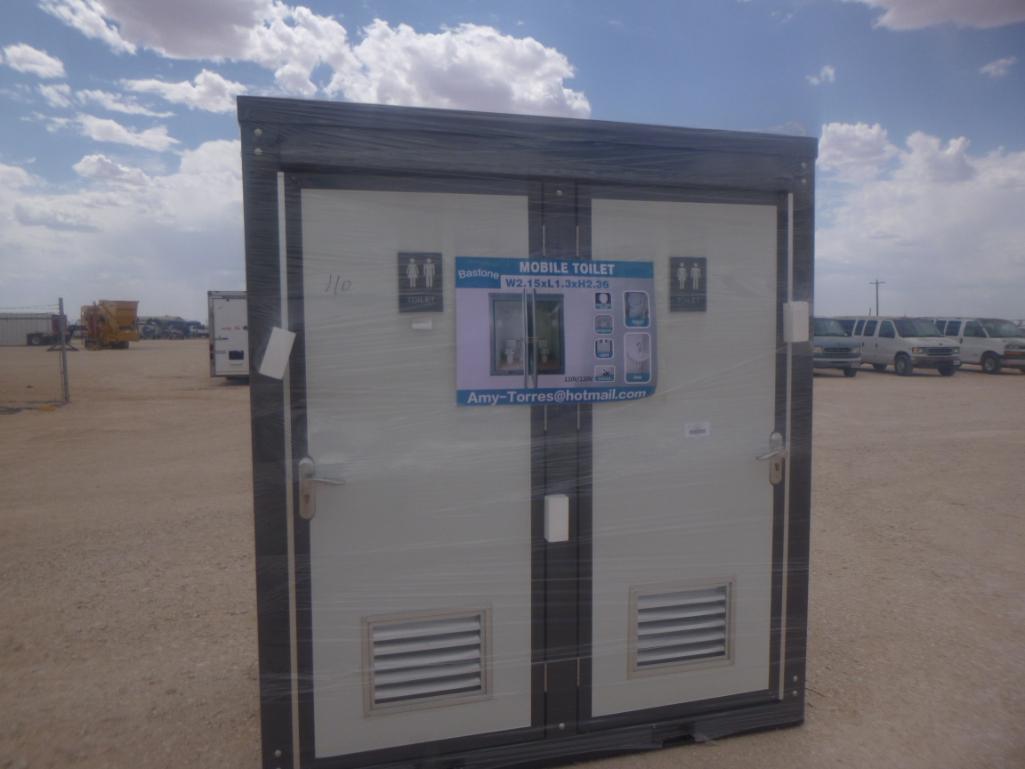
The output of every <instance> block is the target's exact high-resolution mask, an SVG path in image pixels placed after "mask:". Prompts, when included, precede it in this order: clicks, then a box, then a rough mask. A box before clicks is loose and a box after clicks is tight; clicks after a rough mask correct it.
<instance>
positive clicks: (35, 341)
mask: <svg viewBox="0 0 1025 769" xmlns="http://www.w3.org/2000/svg"><path fill="white" fill-rule="evenodd" d="M27 341H28V343H29V346H31V347H38V346H39V345H41V344H42V343H43V337H42V336H40V335H39V334H29V335H28V340H27Z"/></svg>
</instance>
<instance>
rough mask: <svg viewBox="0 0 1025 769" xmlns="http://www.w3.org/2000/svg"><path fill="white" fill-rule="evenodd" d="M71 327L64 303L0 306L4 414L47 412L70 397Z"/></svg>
mask: <svg viewBox="0 0 1025 769" xmlns="http://www.w3.org/2000/svg"><path fill="white" fill-rule="evenodd" d="M70 332H71V327H70V325H69V323H68V319H67V315H66V314H65V312H64V300H63V299H58V300H57V302H56V303H55V304H48V305H29V306H21V307H3V306H0V413H5V412H6V413H11V412H15V411H20V410H22V409H29V408H46V407H52V406H55V405H60V404H64V403H67V402H68V401H69V400H70V399H71V392H70V382H69V376H68V354H69V353H73V352H74V351H75V347H73V346H72V345H71V343H70V342H71V339H70V337H71V333H70Z"/></svg>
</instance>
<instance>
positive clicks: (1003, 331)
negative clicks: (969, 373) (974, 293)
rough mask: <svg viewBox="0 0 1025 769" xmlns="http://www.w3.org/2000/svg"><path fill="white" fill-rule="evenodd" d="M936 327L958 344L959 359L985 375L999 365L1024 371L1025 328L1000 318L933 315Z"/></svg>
mask: <svg viewBox="0 0 1025 769" xmlns="http://www.w3.org/2000/svg"><path fill="white" fill-rule="evenodd" d="M935 323H936V326H937V327H938V328H939V330H940V331H941V332H942V333H943V334H944V335H945V336H947V337H950V338H951V340H952V341H954V342H956V343H957V344H958V345H959V346H960V347H961V362H962V363H970V364H971V365H973V366H982V370H983V371H985V372H986V373H987V374H999V373H1000V370H1001V369H1002V368H1005V367H1006V368H1016V369H1018V370H1019V371H1021V372H1022V373H1025V329H1022V328H1020V327H1019V326H1017V325H1015V324H1014V323H1012V322H1011V321H1009V320H1001V319H1000V318H936V320H935Z"/></svg>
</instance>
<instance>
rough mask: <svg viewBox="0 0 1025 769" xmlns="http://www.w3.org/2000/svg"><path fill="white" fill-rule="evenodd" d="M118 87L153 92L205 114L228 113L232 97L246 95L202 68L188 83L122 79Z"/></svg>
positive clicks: (240, 87)
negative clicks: (206, 112) (205, 111)
mask: <svg viewBox="0 0 1025 769" xmlns="http://www.w3.org/2000/svg"><path fill="white" fill-rule="evenodd" d="M121 85H122V86H123V87H125V88H127V89H128V90H130V91H136V92H137V93H152V94H156V95H157V96H160V97H161V98H163V99H165V100H167V101H169V102H172V103H174V104H184V105H185V106H187V107H188V108H189V109H202V110H207V111H208V112H231V111H232V110H234V109H235V97H236V96H238V95H239V94H240V93H245V92H246V87H245V86H244V85H242V84H241V83H236V82H234V81H232V80H227V79H225V78H223V77H221V76H220V75H218V74H217V73H216V72H211V71H210V70H208V69H204V70H203V71H202V72H200V73H199V74H198V75H196V77H195V78H194V79H193V80H192V82H189V81H188V80H185V81H182V82H178V83H168V82H165V81H163V80H154V79H147V80H122V81H121Z"/></svg>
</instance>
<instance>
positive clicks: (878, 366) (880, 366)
mask: <svg viewBox="0 0 1025 769" xmlns="http://www.w3.org/2000/svg"><path fill="white" fill-rule="evenodd" d="M872 368H874V369H875V370H876V371H886V364H885V363H873V364H872Z"/></svg>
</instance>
